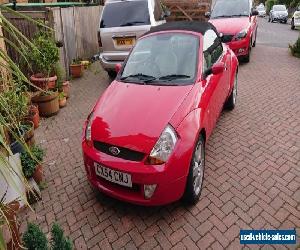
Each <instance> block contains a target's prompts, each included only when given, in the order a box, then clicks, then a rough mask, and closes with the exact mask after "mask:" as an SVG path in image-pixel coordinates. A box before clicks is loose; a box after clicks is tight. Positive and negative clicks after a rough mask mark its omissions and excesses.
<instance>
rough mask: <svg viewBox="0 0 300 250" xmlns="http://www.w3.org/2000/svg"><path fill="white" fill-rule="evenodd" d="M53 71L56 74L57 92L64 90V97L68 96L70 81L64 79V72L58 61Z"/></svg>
mask: <svg viewBox="0 0 300 250" xmlns="http://www.w3.org/2000/svg"><path fill="white" fill-rule="evenodd" d="M55 72H56V75H57V83H56V88H57V89H58V91H59V92H64V95H65V97H66V98H68V97H69V96H70V82H69V81H67V80H66V72H65V70H64V68H63V67H62V66H61V64H60V63H57V65H56V68H55Z"/></svg>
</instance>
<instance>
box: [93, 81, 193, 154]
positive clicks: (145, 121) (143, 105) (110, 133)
mask: <svg viewBox="0 0 300 250" xmlns="http://www.w3.org/2000/svg"><path fill="white" fill-rule="evenodd" d="M192 88H193V85H189V86H150V85H147V86H145V85H138V84H129V83H121V82H117V81H114V82H113V83H112V84H111V85H110V86H109V87H108V89H107V90H106V91H105V93H104V94H103V96H102V97H101V98H100V99H99V101H98V103H97V104H96V106H95V108H94V116H93V117H94V118H93V123H92V138H93V140H94V141H101V142H105V143H108V144H111V145H115V146H119V147H125V148H128V149H132V150H135V151H139V152H144V153H150V152H151V150H152V148H153V147H154V145H155V143H156V142H157V140H158V138H159V136H160V135H161V133H162V131H163V130H164V128H165V127H166V126H167V124H168V123H169V121H170V120H171V118H172V116H173V115H174V114H175V112H176V111H177V110H178V108H179V107H180V105H181V104H182V102H183V101H184V99H185V97H186V96H187V95H188V93H189V92H190V90H191V89H192ZM182 115H183V116H184V114H182Z"/></svg>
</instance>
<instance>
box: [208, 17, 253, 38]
mask: <svg viewBox="0 0 300 250" xmlns="http://www.w3.org/2000/svg"><path fill="white" fill-rule="evenodd" d="M209 22H210V23H212V24H213V25H214V26H215V27H216V29H217V30H218V32H221V33H223V34H231V35H235V34H237V33H239V32H240V31H242V30H243V29H248V27H249V25H250V19H249V17H236V18H216V19H210V20H209Z"/></svg>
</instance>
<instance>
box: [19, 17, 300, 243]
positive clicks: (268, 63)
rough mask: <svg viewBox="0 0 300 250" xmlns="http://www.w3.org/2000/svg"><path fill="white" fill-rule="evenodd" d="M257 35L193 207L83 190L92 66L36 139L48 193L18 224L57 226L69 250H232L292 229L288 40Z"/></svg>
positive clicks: (278, 31) (298, 110) (298, 115)
mask: <svg viewBox="0 0 300 250" xmlns="http://www.w3.org/2000/svg"><path fill="white" fill-rule="evenodd" d="M282 34H283V35H282ZM258 36H259V38H258V43H257V47H256V48H254V50H253V54H252V58H251V62H250V63H249V64H244V65H241V67H240V71H239V99H238V104H237V107H236V109H235V110H234V111H233V112H224V113H223V114H222V116H221V117H220V121H219V122H218V124H217V127H216V129H215V131H214V134H213V135H212V137H211V139H210V141H209V142H208V145H207V158H206V159H207V167H206V172H205V182H204V189H203V192H202V198H201V200H200V201H199V203H198V204H197V205H196V206H194V207H186V206H184V205H183V204H182V203H180V202H177V203H175V204H171V205H169V206H166V207H157V208H145V207H139V206H134V205H130V204H126V203H123V202H119V201H117V200H114V199H111V198H109V197H106V196H104V195H102V194H99V193H97V192H96V191H94V190H92V189H91V187H90V186H89V184H88V182H87V179H86V176H85V172H84V166H83V162H82V154H81V145H80V142H81V133H82V125H83V122H84V119H85V118H86V116H87V115H88V113H89V111H90V110H91V108H92V106H93V104H94V103H95V101H96V99H97V98H98V96H99V95H100V94H101V93H103V91H104V90H105V88H106V87H107V86H108V84H109V81H108V78H107V76H106V74H105V73H104V72H103V71H102V70H100V66H99V65H98V64H95V65H93V67H92V68H91V69H90V70H89V71H88V72H86V73H85V75H84V77H83V78H82V79H80V80H74V81H72V91H73V92H72V96H71V98H70V100H69V102H68V106H67V107H66V108H64V109H62V110H61V111H60V113H59V114H58V115H57V116H55V117H53V118H49V119H46V120H43V121H42V124H41V127H40V128H39V129H38V130H37V132H36V138H37V142H40V143H41V144H42V146H43V147H44V148H46V149H47V159H46V163H45V172H46V173H45V175H46V180H47V183H48V186H47V188H46V189H45V190H43V192H42V195H43V200H42V201H41V202H39V203H38V204H37V205H35V206H34V209H35V211H36V213H33V212H30V211H28V212H27V213H26V215H25V216H26V219H27V221H36V222H37V223H39V224H40V225H41V226H42V228H43V230H44V231H45V232H48V231H49V228H50V226H51V224H52V223H53V221H58V222H59V223H60V224H61V225H62V226H63V228H64V229H65V231H66V234H68V235H70V237H71V239H72V240H73V241H74V244H75V247H76V249H110V248H113V249H120V248H125V249H136V248H139V249H161V248H165V249H170V248H174V249H197V248H200V249H206V248H211V249H221V248H229V249H240V248H242V247H244V246H241V245H240V244H239V230H240V229H247V228H253V229H261V228H265V229H279V228H280V229H284V228H295V227H296V228H298V229H299V228H300V212H299V211H300V206H299V202H300V190H299V188H300V169H299V166H300V159H299V147H300V145H299V143H300V126H299V124H300V98H299V96H300V70H299V69H300V60H299V59H296V58H293V57H292V56H290V54H289V53H288V50H287V48H286V45H287V43H288V42H291V41H293V40H295V39H296V37H297V33H296V32H293V31H291V30H290V28H289V27H288V26H287V25H281V24H269V23H267V22H266V21H265V20H263V19H260V30H259V34H258ZM21 228H22V230H24V228H25V223H23V225H22V227H21ZM298 234H299V231H298ZM254 247H255V246H254ZM280 247H282V248H283V249H284V248H285V247H284V246H280ZM245 248H247V247H245ZM272 248H275V247H273V246H268V249H272ZM277 248H278V246H277Z"/></svg>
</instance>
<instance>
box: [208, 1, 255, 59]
mask: <svg viewBox="0 0 300 250" xmlns="http://www.w3.org/2000/svg"><path fill="white" fill-rule="evenodd" d="M257 15H258V11H257V10H255V9H254V6H253V2H252V0H217V1H216V3H215V5H214V6H213V9H212V13H209V12H208V13H206V16H207V17H210V20H209V22H211V23H212V24H213V25H214V26H215V27H216V28H217V30H218V32H220V33H222V34H221V36H222V41H223V42H225V43H227V44H228V45H229V47H230V48H231V49H232V50H233V51H234V53H235V54H236V55H237V56H238V57H239V58H241V59H243V60H244V61H245V62H249V61H250V54H251V49H252V47H255V45H256V38H257V28H258V24H257Z"/></svg>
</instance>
